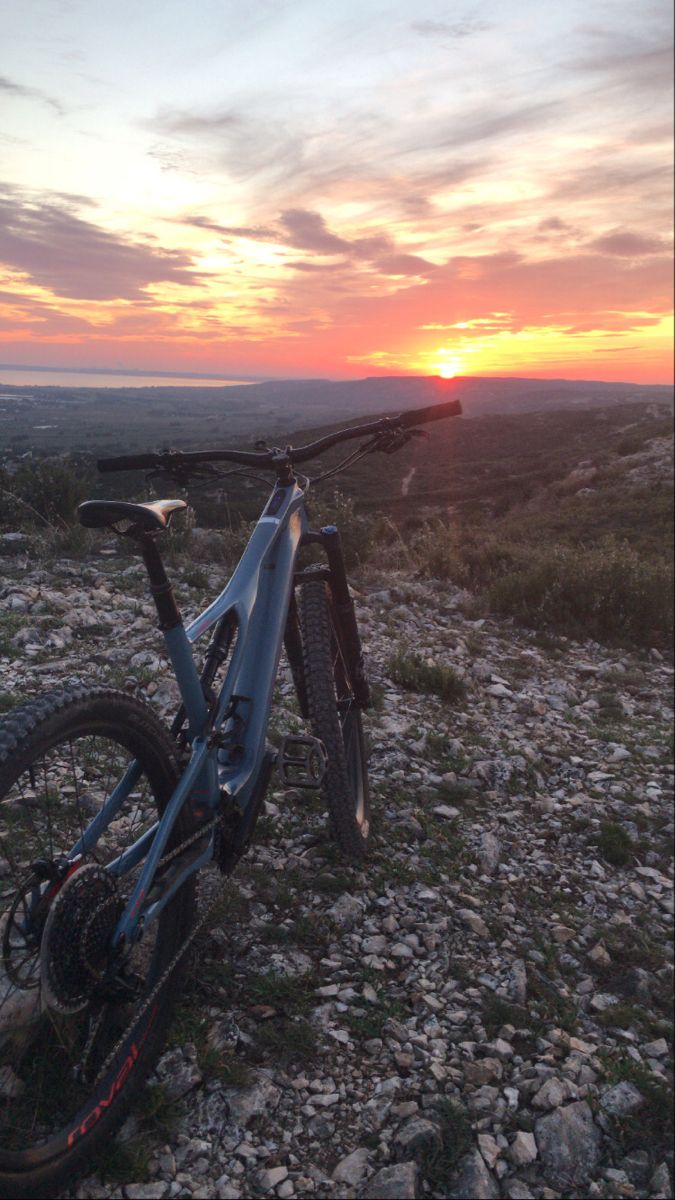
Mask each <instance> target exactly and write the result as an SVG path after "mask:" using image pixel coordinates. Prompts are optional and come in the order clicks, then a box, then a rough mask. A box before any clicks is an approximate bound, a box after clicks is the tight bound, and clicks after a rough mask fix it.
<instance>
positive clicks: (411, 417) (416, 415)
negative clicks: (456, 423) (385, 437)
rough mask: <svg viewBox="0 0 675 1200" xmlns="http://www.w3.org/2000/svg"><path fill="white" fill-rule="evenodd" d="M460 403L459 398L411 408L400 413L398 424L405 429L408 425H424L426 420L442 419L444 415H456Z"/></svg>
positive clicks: (460, 409) (457, 414)
mask: <svg viewBox="0 0 675 1200" xmlns="http://www.w3.org/2000/svg"><path fill="white" fill-rule="evenodd" d="M461 411H462V405H461V403H460V401H459V400H446V402H445V404H431V405H429V407H428V408H416V409H411V410H409V411H408V412H404V413H401V415H400V417H399V418H398V423H399V425H402V426H403V428H404V429H407V428H408V427H409V426H410V425H426V423H427V422H428V421H443V420H445V418H446V417H458V416H459V415H460V414H461Z"/></svg>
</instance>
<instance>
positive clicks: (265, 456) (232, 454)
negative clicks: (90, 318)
mask: <svg viewBox="0 0 675 1200" xmlns="http://www.w3.org/2000/svg"><path fill="white" fill-rule="evenodd" d="M461 411H462V406H461V404H460V402H459V400H447V401H446V403H445V404H432V405H430V406H429V407H428V408H416V409H409V410H408V411H407V412H404V413H400V415H399V416H397V417H381V418H380V420H379V421H369V422H368V424H367V425H350V426H348V428H347V429H340V430H338V431H337V433H329V434H327V435H326V436H325V437H322V438H319V439H318V440H317V441H316V442H309V443H308V444H307V445H306V446H298V447H297V448H293V447H291V446H289V447H288V448H287V449H286V450H262V451H259V452H258V453H255V454H254V453H252V452H248V451H246V450H193V451H187V452H184V451H180V450H161V451H158V452H156V453H154V454H132V455H123V456H122V457H120V458H100V459H99V460H98V464H97V465H98V469H99V471H103V472H107V471H149V470H152V469H156V468H162V467H163V468H165V469H170V468H171V466H172V465H175V466H178V465H179V464H180V465H181V467H187V466H192V465H197V464H199V463H206V462H233V463H239V464H240V465H241V466H246V467H258V468H260V467H263V468H265V467H267V468H271V469H272V470H277V469H279V468H280V467H283V466H285V465H286V464H293V463H302V462H308V461H309V459H311V458H316V457H317V456H318V455H319V454H323V452H324V450H328V449H329V447H330V446H335V445H337V443H338V442H347V441H350V440H351V439H352V438H360V437H364V436H366V437H367V436H368V435H370V434H378V433H395V432H396V430H398V429H410V428H411V427H412V426H413V425H425V424H427V423H428V422H429V421H442V420H444V419H445V418H446V417H457V416H459V415H460V413H461Z"/></svg>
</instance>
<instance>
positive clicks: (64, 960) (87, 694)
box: [0, 688, 194, 1197]
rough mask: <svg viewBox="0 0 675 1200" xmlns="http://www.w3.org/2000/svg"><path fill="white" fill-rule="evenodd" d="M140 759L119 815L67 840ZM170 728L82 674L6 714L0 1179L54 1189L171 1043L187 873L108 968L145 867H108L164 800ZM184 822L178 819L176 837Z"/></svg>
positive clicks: (14, 1185)
mask: <svg viewBox="0 0 675 1200" xmlns="http://www.w3.org/2000/svg"><path fill="white" fill-rule="evenodd" d="M134 761H135V762H136V763H137V768H136V775H137V778H135V781H134V782H133V785H132V786H131V790H130V793H129V794H128V796H127V797H126V799H125V800H124V802H123V803H122V805H121V807H120V809H119V811H118V812H117V813H116V815H115V818H114V820H113V821H112V822H111V823H110V824H109V825H108V826H107V828H106V829H103V830H101V831H100V835H99V837H98V840H97V842H96V844H95V846H93V848H91V849H90V850H89V851H88V852H87V853H86V854H85V855H83V857H82V859H80V860H77V859H73V858H72V856H71V857H70V859H69V858H68V855H69V854H70V852H71V851H72V848H73V847H74V846H75V845H76V843H77V841H78V839H79V838H80V837H81V835H82V833H83V831H84V829H85V828H86V827H87V826H89V825H90V823H91V821H92V819H94V818H95V817H96V814H97V813H98V812H99V811H100V810H101V807H102V805H103V803H104V802H105V800H106V799H107V798H108V797H109V796H110V794H111V791H112V790H113V789H114V787H115V785H116V783H117V782H118V781H119V780H120V778H121V777H122V776H123V775H124V774H125V772H126V771H127V770H128V769H129V768H130V767H131V764H132V763H134ZM175 779H176V769H175V762H174V758H173V749H172V743H171V741H170V740H169V738H168V737H167V735H166V734H165V733H164V731H163V729H162V727H161V725H160V724H159V722H158V721H157V719H156V717H155V716H154V714H153V712H152V710H150V709H149V708H148V707H147V706H146V705H144V704H143V703H141V702H140V701H138V700H136V699H135V698H133V697H131V696H128V695H125V694H124V693H121V692H115V691H112V690H103V689H97V690H86V689H84V688H74V689H72V690H71V691H69V692H63V693H54V694H50V695H48V696H45V697H43V698H41V699H39V700H36V701H34V702H33V703H31V704H28V705H25V706H24V707H22V708H19V709H16V710H14V712H12V713H10V714H9V715H8V716H7V717H6V718H5V719H4V720H3V721H2V723H1V724H0V941H1V943H2V955H1V957H0V1194H1V1195H3V1196H8V1197H13V1196H36V1195H54V1194H55V1191H56V1190H57V1189H58V1187H59V1185H61V1184H62V1183H64V1182H65V1181H66V1180H68V1181H71V1180H72V1178H73V1175H74V1173H75V1172H77V1171H78V1170H80V1169H81V1168H82V1166H83V1165H84V1163H85V1162H86V1160H87V1159H89V1158H90V1156H91V1155H92V1154H94V1153H95V1152H96V1151H97V1150H98V1149H99V1147H100V1146H101V1145H102V1144H103V1142H104V1141H106V1140H107V1139H109V1137H110V1136H111V1134H112V1133H113V1132H114V1131H115V1129H116V1127H117V1126H118V1125H119V1124H120V1123H121V1121H122V1120H123V1118H124V1116H125V1115H126V1113H127V1110H128V1106H129V1103H130V1101H131V1100H132V1099H133V1096H134V1095H135V1093H136V1092H137V1090H138V1088H139V1086H140V1085H141V1084H142V1082H143V1080H144V1078H145V1076H146V1075H147V1072H148V1071H149V1069H150V1067H151V1066H152V1064H153V1062H154V1059H155V1057H156V1055H157V1053H158V1052H159V1049H160V1047H161V1044H162V1037H163V1034H164V1031H165V1027H166V1023H167V1020H168V1017H169V1015H170V1010H171V1007H172V1005H171V993H172V992H173V991H174V990H175V988H174V986H173V985H175V975H174V973H173V971H170V972H169V973H168V978H166V979H164V978H163V976H164V974H165V973H167V968H168V967H169V965H170V964H171V963H172V960H173V959H174V958H175V956H176V953H177V951H178V949H179V947H180V946H181V945H182V944H183V942H184V940H185V938H186V937H187V934H188V932H189V929H190V926H191V923H192V914H193V898H194V887H193V881H189V882H188V884H186V885H184V886H183V887H182V888H181V889H180V890H179V891H178V892H177V893H176V895H175V897H174V898H173V899H172V900H171V901H170V902H169V904H168V905H167V906H166V908H165V909H164V911H163V913H162V915H161V917H160V918H159V919H158V920H157V921H154V922H152V923H151V924H150V925H149V927H148V929H147V930H146V932H145V935H144V937H143V938H142V939H140V940H139V941H138V942H137V943H136V944H135V946H134V947H133V949H132V950H131V951H130V952H129V954H128V956H127V957H126V959H124V960H123V961H122V962H120V964H119V965H116V968H115V973H114V977H113V974H112V973H111V969H110V962H111V956H110V944H111V937H112V933H113V931H114V929H115V926H116V923H117V920H118V917H119V914H120V912H121V910H122V908H123V906H124V904H125V902H126V898H127V897H128V895H129V894H130V892H131V889H132V887H133V885H134V883H135V880H136V879H137V877H138V872H139V870H140V866H136V867H135V868H133V869H132V870H131V871H129V872H128V873H126V874H124V875H123V876H121V877H120V878H117V879H116V877H115V875H114V873H112V872H111V871H110V870H107V869H106V866H109V865H110V863H111V862H112V861H113V860H114V859H116V858H117V857H118V856H119V855H120V854H121V853H123V851H124V850H125V849H126V848H127V847H129V846H130V845H132V844H133V843H134V842H135V841H136V839H137V838H138V837H139V836H140V834H142V833H143V832H144V830H146V829H149V828H150V827H151V826H152V825H153V824H154V823H155V822H156V820H157V818H158V816H160V815H161V813H162V811H163V809H164V807H165V806H166V804H167V802H168V799H169V797H170V795H171V793H172V791H173V788H174V786H175ZM187 833H188V830H187V828H186V826H185V824H182V823H179V824H178V825H177V826H176V827H175V828H174V832H173V835H172V842H171V843H170V844H171V845H176V844H177V843H179V842H180V841H181V840H183V838H184V837H185V836H187Z"/></svg>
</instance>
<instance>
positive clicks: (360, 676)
mask: <svg viewBox="0 0 675 1200" xmlns="http://www.w3.org/2000/svg"><path fill="white" fill-rule="evenodd" d="M300 544H301V545H303V544H305V545H307V544H315V545H320V546H321V547H322V548H323V550H324V551H325V554H326V558H327V560H328V567H327V569H324V570H320V571H317V570H316V569H315V568H312V567H309V568H307V569H306V570H304V571H298V572H297V573H296V576H295V583H296V585H297V584H299V583H302V582H303V580H310V579H317V578H318V579H325V580H326V581H327V582H328V583H329V584H330V590H331V594H332V597H333V603H334V606H335V611H336V615H337V619H338V622H339V626H340V633H341V640H342V649H343V652H344V655H345V659H346V662H347V665H348V669H349V675H350V679H351V684H352V689H353V692H354V701H355V704H356V707H357V708H362V709H363V708H370V705H371V699H370V688H369V686H368V680H367V678H366V670H365V664H364V661H363V649H362V647H361V638H360V635H359V628H358V625H357V623H356V612H355V610H354V601H353V600H352V598H351V595H350V592H349V582H348V580H347V570H346V567H345V560H344V554H343V551H342V539H341V537H340V532H339V530H338V529H337V527H336V526H335V525H325V526H324V527H323V529H321V531H320V532H319V533H314V532H310V533H307V534H305V536H304V537H303V539H302V542H301V543H300ZM284 646H285V649H286V656H287V658H288V661H289V663H290V667H291V674H292V676H293V682H294V684H295V689H296V692H297V695H298V703H299V705H300V711H301V713H302V715H303V717H305V718H306V717H307V716H308V715H309V713H308V708H307V692H306V688H305V676H304V670H303V661H302V640H301V637H300V627H299V623H298V609H297V604H296V600H295V592H293V594H292V596H291V603H290V605H289V609H288V620H287V622H286V631H285V633H284Z"/></svg>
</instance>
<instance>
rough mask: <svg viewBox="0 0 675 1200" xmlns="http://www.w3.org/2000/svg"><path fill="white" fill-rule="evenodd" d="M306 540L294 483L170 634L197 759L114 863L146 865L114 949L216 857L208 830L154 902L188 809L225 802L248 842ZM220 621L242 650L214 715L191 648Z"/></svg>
mask: <svg viewBox="0 0 675 1200" xmlns="http://www.w3.org/2000/svg"><path fill="white" fill-rule="evenodd" d="M307 533H308V520H307V514H306V512H305V507H304V492H303V491H302V489H301V488H300V487H298V485H297V483H296V482H295V481H294V480H293V481H291V482H289V483H286V484H282V483H277V485H276V487H275V488H274V490H273V492H272V494H271V496H270V497H269V500H268V502H267V504H266V506H265V509H264V510H263V513H262V515H261V516H260V518H259V519H258V522H257V524H256V527H255V529H254V531H253V533H252V535H251V538H250V540H249V542H248V544H247V546H246V549H245V550H244V553H243V555H242V557H241V559H240V560H239V563H238V564H237V566H236V568H235V570H234V572H233V574H232V576H231V578H230V580H229V582H228V583H227V584H226V586H225V588H224V589H223V591H222V592H221V593H220V594H219V595H218V596H217V597H216V599H215V600H214V601H213V602H212V603H211V604H210V605H209V606H208V607H207V608H206V609H205V610H204V612H202V613H201V615H200V616H199V617H197V619H196V620H194V621H192V622H191V623H190V624H189V625H188V626H187V628H186V627H185V625H184V624H183V622H182V621H181V622H180V623H179V624H177V625H175V626H174V627H173V628H171V629H165V630H163V636H164V640H165V644H166V649H167V653H168V656H169V659H170V662H171V665H172V667H173V670H174V673H175V676H176V681H177V683H178V688H179V691H180V695H181V700H182V703H183V707H184V711H185V715H186V718H187V723H188V729H189V735H190V741H191V754H190V760H189V762H188V764H187V767H186V768H185V770H184V772H183V774H182V776H181V778H180V779H179V781H178V784H177V786H176V788H175V790H174V792H173V794H172V796H171V798H170V800H169V802H168V804H167V807H166V809H165V811H164V813H163V815H162V817H161V820H159V821H158V822H156V823H155V824H154V825H153V826H152V827H151V828H150V829H148V830H146V832H145V833H144V834H142V835H141V836H140V837H139V838H138V839H137V841H136V842H134V844H133V845H131V846H129V847H128V848H127V849H126V850H124V852H123V853H122V854H120V855H119V856H118V857H117V858H116V859H114V860H113V861H112V862H110V863H108V864H107V868H106V869H107V870H108V871H110V872H111V873H112V874H113V875H115V876H117V877H122V876H124V875H126V874H127V873H128V872H129V871H131V870H132V869H133V868H135V867H136V866H138V864H139V863H141V862H143V860H145V861H144V862H143V866H142V869H141V872H140V875H139V877H138V879H137V881H136V883H135V885H134V888H133V891H132V893H131V895H130V897H129V899H128V901H127V904H126V906H125V909H124V911H123V913H122V915H121V917H120V919H119V921H118V924H117V928H116V930H115V934H114V938H113V944H116V945H122V944H124V945H129V944H132V943H133V942H134V941H135V940H136V938H137V937H138V936H139V934H140V932H141V930H142V929H143V927H144V926H145V925H147V923H148V922H149V921H152V920H154V919H155V918H156V917H158V916H159V914H160V912H161V911H162V909H163V908H164V907H165V906H166V904H167V903H168V901H169V900H170V898H171V896H173V895H174V893H175V892H176V891H177V890H178V888H180V887H181V886H182V884H183V883H184V882H185V880H186V879H187V878H188V876H189V875H191V874H193V873H194V872H195V871H197V870H199V868H200V867H201V866H203V865H204V864H205V863H207V862H208V861H209V860H210V859H211V858H213V856H214V851H215V828H214V826H213V825H210V831H209V837H208V844H207V845H206V846H205V847H204V846H203V845H202V844H198V848H197V851H196V852H195V854H193V856H192V858H191V860H190V861H189V862H187V863H185V864H180V863H179V870H178V871H177V873H176V874H175V875H174V876H172V877H171V878H170V880H168V882H167V884H166V886H164V887H163V888H162V889H161V894H160V895H159V897H157V898H151V897H150V896H149V893H150V891H151V888H152V885H153V882H154V881H155V875H156V872H157V868H158V866H159V864H160V860H161V858H162V855H163V854H164V852H165V849H166V846H167V843H168V841H169V838H170V836H171V832H172V830H173V827H174V825H175V823H176V820H177V818H178V815H179V813H180V812H181V810H182V809H183V807H184V805H185V804H186V803H187V802H188V801H190V802H191V803H192V804H193V806H195V805H196V806H197V807H198V808H199V810H200V812H203V814H204V818H205V821H204V823H205V824H206V823H207V819H208V818H213V817H214V816H215V814H216V812H217V811H218V809H219V807H220V806H221V804H222V802H223V800H228V801H229V802H230V804H231V806H233V810H234V812H235V813H236V815H237V818H238V826H237V828H238V833H239V830H240V829H241V831H242V833H243V834H244V835H246V836H247V835H248V834H249V833H250V831H251V830H252V828H253V825H254V824H255V819H256V817H257V814H258V810H259V807H260V799H261V796H262V793H263V792H264V787H265V785H266V783H267V779H268V777H269V771H270V766H271V760H270V755H269V754H268V753H267V752H266V747H265V738H266V732H267V725H268V721H269V715H270V708H271V704H272V697H273V692H274V683H275V679H276V675H277V670H278V666H279V659H280V656H281V647H282V642H283V638H284V631H285V629H286V622H287V616H288V611H289V606H290V604H291V600H292V596H293V587H294V573H295V565H296V559H297V554H298V550H299V547H300V542H301V540H302V538H303V536H304V535H306V534H307ZM223 618H225V619H230V620H232V621H233V622H234V623H235V624H236V642H235V645H234V649H233V653H232V657H231V660H230V662H229V664H228V668H227V672H226V674H225V678H224V681H223V684H222V686H221V689H220V692H219V695H218V697H217V702H216V704H215V707H211V709H209V705H208V703H207V699H206V697H205V695H204V689H203V686H202V681H201V679H200V675H199V672H198V670H197V666H196V664H195V661H194V657H193V653H192V648H191V647H192V643H193V642H196V641H197V639H198V638H200V637H201V636H202V635H203V634H204V633H206V631H207V630H209V629H211V628H212V627H213V626H214V625H216V623H217V622H219V621H221V620H222V619H223ZM140 775H141V767H140V765H139V764H138V763H136V762H133V763H131V765H130V766H129V767H128V768H127V770H126V772H125V774H124V776H123V777H122V779H121V780H120V781H119V782H118V783H117V785H116V786H115V788H114V790H113V791H112V793H111V795H110V796H109V798H108V799H107V801H106V803H105V804H104V805H103V808H102V809H101V810H100V812H99V813H97V815H96V816H95V817H94V819H93V820H92V821H91V823H90V824H89V825H88V827H87V828H86V829H85V831H84V833H83V834H82V836H81V837H80V839H79V840H78V842H77V843H76V845H75V846H74V847H73V849H72V851H71V852H70V855H69V858H72V859H74V858H77V857H78V856H79V855H82V854H86V853H87V852H88V851H90V850H92V849H93V847H94V845H95V844H96V842H97V841H98V839H99V837H100V836H101V834H102V833H103V831H104V830H105V829H106V828H107V827H108V826H109V825H110V823H111V822H112V821H113V820H114V819H115V817H116V816H117V814H118V813H119V811H120V809H121V807H122V805H123V803H124V801H125V800H126V799H127V797H128V796H129V794H130V792H131V791H132V789H133V788H134V786H135V785H136V783H137V782H138V779H139V778H140Z"/></svg>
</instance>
